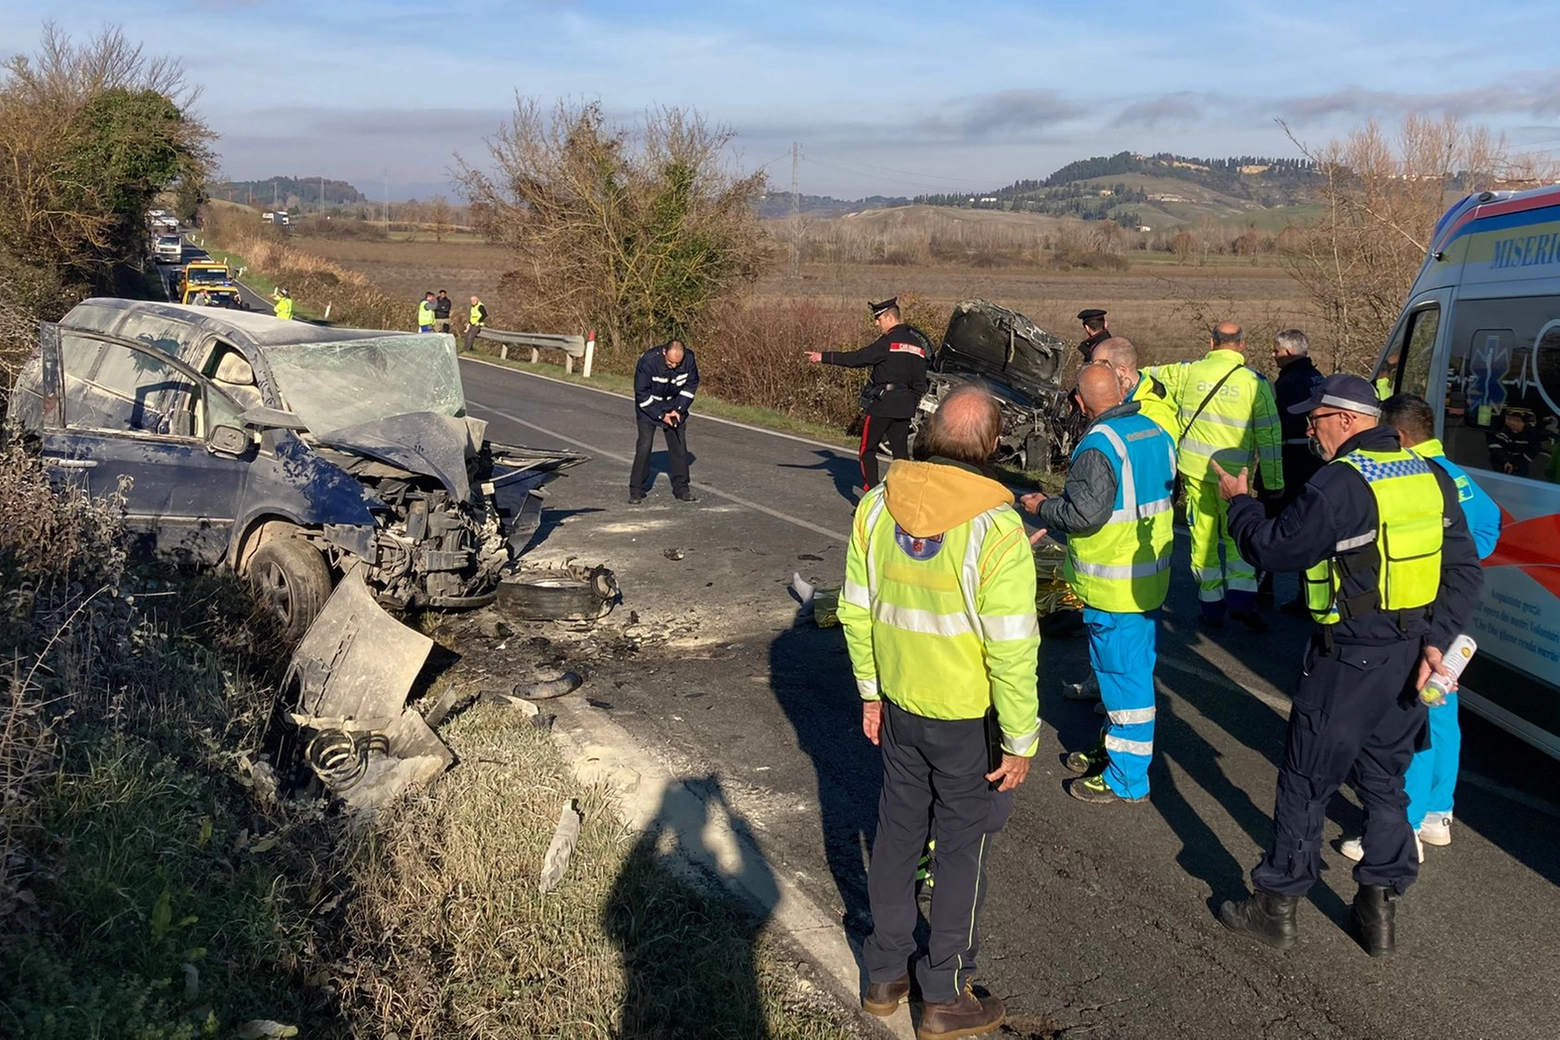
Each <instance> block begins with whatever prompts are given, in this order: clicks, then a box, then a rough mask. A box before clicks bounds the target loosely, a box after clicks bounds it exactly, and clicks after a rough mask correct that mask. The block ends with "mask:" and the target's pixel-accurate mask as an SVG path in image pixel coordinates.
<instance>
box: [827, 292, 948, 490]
mask: <svg viewBox="0 0 1560 1040" xmlns="http://www.w3.org/2000/svg"><path fill="white" fill-rule="evenodd" d="M867 306H869V307H871V308H872V320H873V321H874V322H876V323H877V327H878V331H879V332H881V333H882V335H881V336H879V337H878V338H877V339H875V340H873V341H872V343H871V344H869V345H868V346H865V347H862V348H861V349H860V350H809V351H808V352H807V360H808V361H811V362H813V363H814V364H817V363H818V362H822V363H823V364H826V365H841V366H843V367H845V368H866V367H867V366H868V365H871V366H872V375H871V377H870V379H869V380H868V382H867V385H866V386H864V387H862V388H861V410H862V411H864V412H866V413H867V416H866V419H865V420H864V421H863V422H862V424H861V479H862V481H863V482H864V483H865V490H867V491H870V490H872V488H873V487H874V486H876V484H877V482H878V458H877V446H878V442H879V441H881V440H883V439H884V438H885V437H886V438H888V451H889V454H890V455H892V456H893V457H894V458H896V459H908V458H909V457H910V417H911V416H913V415H915V408H916V405H917V404H918V403H919V402H920V400H921V395H922V394H924V393H926V365H927V362H928V361H930V360H931V357H932V344H931V341H930V340H928V339H927V338H926V333H924V332H922V331H921V330H920V329H918V328H916V327H915V326H913V325H906V324H904V323H902V322H901V321H900V320H899V297H897V296H896V297H894V298H893V299H891V300H884V301H883V302H882V303H869V304H867Z"/></svg>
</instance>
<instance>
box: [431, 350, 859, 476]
mask: <svg viewBox="0 0 1560 1040" xmlns="http://www.w3.org/2000/svg"><path fill="white" fill-rule="evenodd" d="M461 360H463V361H470V362H471V363H472V364H476V365H488V366H490V367H492V368H498V369H502V370H504V371H505V372H513V373H515V375H519V376H528V377H529V378H531V379H545V380H546V381H547V382H549V383H560V384H562V385H563V386H572V387H577V388H578V389H580V390H589V391H590V392H591V393H593V394H606V395H607V396H608V397H615V398H617V399H618V400H620V401H632V400H633V398H632V397H630V396H629V395H628V394H625V393H622V392H620V391H617V390H608V389H606V388H605V387H600V386H587V385H586V384H584V383H574V382H570V381H569V380H567V379H559V378H557V377H556V376H549V375H543V374H542V373H540V372H527V371H526V370H525V369H523V368H510V367H509V366H508V365H500V364H496V363H494V362H492V361H485V360H483V359H482V358H478V357H472V356H471V355H469V354H462V355H461ZM698 414H699V419H700V420H701V421H704V422H717V423H724V424H725V425H727V426H735V427H736V428H737V429H739V430H750V431H752V432H753V433H765V434H768V435H769V436H771V437H780V438H783V439H785V440H788V441H796V442H797V443H799V444H811V445H812V446H813V447H815V448H828V449H829V450H830V451H838V452H843V453H844V454H845V457H846V458H849V457H851V455H852V454H853V453H852V452H851V450H850V449H849V447H848V446H846V445H844V444H830V443H828V442H827V441H820V440H814V439H813V438H811V437H803V436H801V435H800V434H796V433H785V432H783V431H781V430H766V429H765V428H764V427H762V426H754V425H752V424H750V423H745V422H738V421H737V420H735V419H722V418H721V417H720V416H718V415H710V414H709V413H707V412H700V413H698ZM878 458H880V459H886V458H888V456H887V455H884V454H883V453H882V452H878Z"/></svg>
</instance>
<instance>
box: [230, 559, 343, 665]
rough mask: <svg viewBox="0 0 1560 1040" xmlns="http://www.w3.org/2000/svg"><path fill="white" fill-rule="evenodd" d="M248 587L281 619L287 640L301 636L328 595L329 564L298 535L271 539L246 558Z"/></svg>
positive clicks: (323, 605)
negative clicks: (296, 536)
mask: <svg viewBox="0 0 1560 1040" xmlns="http://www.w3.org/2000/svg"><path fill="white" fill-rule="evenodd" d="M247 576H248V578H249V584H250V587H251V588H253V589H254V592H255V598H256V599H257V600H259V601H260V604H261V606H263V607H265V608H266V609H268V610H270V611H272V612H273V613H274V614H275V615H276V616H277V618H278V619H279V620H280V622H281V625H282V632H283V634H284V635H285V636H286V638H287V639H288V640H289V641H296V640H298V639H302V638H303V634H304V633H305V632H307V631H308V630H309V626H310V625H311V624H313V623H314V619H315V618H316V617H318V616H319V613H320V611H321V610H322V609H324V607H325V601H326V600H327V599H329V598H330V589H331V577H330V567H329V566H327V565H326V563H325V557H324V556H322V555H320V552H319V550H318V549H315V548H314V547H313V546H312V545H310V544H309V543H308V542H305V541H303V540H302V539H301V538H273V539H271V540H270V541H267V542H263V543H261V545H260V547H259V548H257V549H256V550H255V552H254V555H253V556H251V557H250V558H249V570H248V574H247Z"/></svg>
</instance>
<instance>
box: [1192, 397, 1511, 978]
mask: <svg viewBox="0 0 1560 1040" xmlns="http://www.w3.org/2000/svg"><path fill="white" fill-rule="evenodd" d="M1290 411H1291V412H1294V413H1295V414H1300V413H1302V412H1303V413H1305V414H1306V415H1307V416H1308V419H1309V421H1308V426H1309V429H1310V436H1311V437H1312V438H1313V439H1314V440H1315V441H1316V442H1317V445H1318V446H1319V447H1320V449H1321V451H1320V453H1321V456H1322V457H1323V458H1324V459H1327V460H1328V461H1327V464H1326V465H1325V466H1323V467H1322V468H1321V469H1320V470H1318V471H1317V472H1316V474H1315V475H1314V476H1312V477H1311V479H1310V481H1308V482H1307V483H1306V485H1305V490H1304V491H1303V492H1302V493H1301V495H1300V497H1299V498H1298V499H1296V500H1295V502H1294V503H1293V504H1292V505H1290V506H1289V507H1288V508H1287V509H1285V510H1284V511H1283V513H1281V514H1280V515H1279V516H1278V517H1276V518H1275V519H1272V520H1269V519H1267V518H1266V517H1265V516H1264V515H1263V513H1264V510H1263V506H1262V503H1260V502H1258V501H1257V500H1256V499H1255V498H1252V497H1250V495H1249V494H1248V492H1247V479H1246V477H1247V474H1246V471H1245V470H1242V471H1241V472H1240V474H1239V475H1236V476H1231V475H1230V474H1228V473H1225V472H1224V470H1223V469H1221V468H1220V467H1219V466H1218V464H1217V463H1215V464H1214V469H1215V470H1216V471H1217V472H1218V474H1219V492H1220V494H1222V495H1223V496H1224V497H1225V498H1226V499H1228V500H1229V503H1230V507H1229V508H1230V512H1229V525H1230V526H1229V530H1230V534H1231V535H1232V536H1233V537H1234V539H1235V544H1236V546H1237V547H1238V548H1239V549H1240V553H1241V556H1242V557H1243V558H1244V559H1246V560H1249V561H1250V562H1251V563H1253V564H1254V565H1255V566H1256V567H1258V568H1259V569H1261V570H1267V571H1304V572H1305V576H1304V579H1303V588H1304V590H1305V596H1306V605H1307V607H1308V608H1309V609H1310V612H1311V616H1312V618H1313V619H1314V620H1315V621H1316V626H1317V627H1316V632H1315V633H1314V634H1313V636H1312V637H1311V642H1310V645H1309V647H1308V648H1307V649H1306V652H1305V659H1304V661H1303V663H1302V665H1301V672H1300V682H1299V685H1298V687H1297V688H1296V691H1295V695H1294V707H1293V708H1292V710H1291V712H1290V715H1289V735H1288V737H1287V739H1286V742H1285V747H1284V761H1283V765H1282V766H1281V767H1280V768H1279V773H1278V796H1277V799H1276V804H1275V805H1274V808H1273V845H1272V847H1271V848H1270V849H1269V850H1268V853H1267V855H1266V856H1264V857H1263V859H1262V862H1260V863H1258V864H1257V866H1256V867H1255V868H1254V869H1253V870H1252V872H1251V882H1252V887H1253V888H1254V889H1255V890H1256V891H1255V893H1254V894H1253V895H1252V897H1251V898H1250V899H1247V900H1243V901H1241V902H1238V903H1233V902H1226V903H1224V905H1223V906H1221V907H1220V909H1219V919H1220V920H1221V921H1222V922H1223V923H1224V925H1225V926H1226V927H1228V928H1230V929H1231V930H1233V931H1236V932H1240V933H1242V934H1244V935H1248V936H1251V937H1252V938H1255V939H1259V940H1261V941H1262V942H1265V943H1267V944H1268V945H1270V946H1276V947H1279V948H1280V949H1282V948H1284V947H1287V946H1290V945H1293V943H1294V941H1295V937H1296V933H1295V908H1296V904H1297V903H1298V902H1299V900H1300V897H1301V896H1303V895H1305V893H1306V892H1307V891H1308V890H1309V889H1310V887H1311V886H1312V885H1313V884H1315V882H1316V879H1317V873H1318V868H1319V866H1320V863H1321V850H1322V819H1323V816H1324V814H1325V813H1326V811H1327V803H1328V802H1330V801H1331V800H1332V797H1333V795H1334V794H1335V793H1336V792H1337V790H1338V785H1339V784H1341V783H1343V782H1344V781H1345V780H1347V781H1348V782H1349V784H1350V786H1352V787H1353V788H1354V790H1355V792H1356V793H1357V794H1358V795H1359V796H1360V801H1361V802H1363V803H1364V806H1365V835H1364V848H1365V856H1364V858H1363V859H1362V860H1361V861H1360V863H1359V865H1358V866H1356V867H1355V868H1354V880H1355V881H1356V882H1357V883H1358V884H1359V890H1358V892H1357V893H1356V894H1355V896H1354V913H1353V928H1354V931H1355V933H1356V936H1357V937H1358V939H1359V940H1360V944H1361V945H1362V946H1364V948H1365V950H1366V952H1368V953H1369V954H1370V955H1371V956H1372V957H1379V956H1382V955H1384V954H1387V953H1391V952H1392V950H1393V948H1394V944H1395V934H1394V929H1393V918H1394V914H1395V912H1396V901H1397V899H1399V898H1400V897H1401V896H1402V895H1403V893H1404V892H1405V891H1406V890H1407V889H1408V887H1409V886H1410V885H1412V884H1413V883H1414V880H1415V879H1416V878H1417V877H1418V876H1419V856H1418V853H1417V850H1416V848H1415V841H1414V830H1413V828H1412V827H1410V826H1409V823H1408V814H1407V806H1408V796H1407V795H1406V794H1405V793H1404V790H1403V774H1404V773H1405V772H1406V771H1407V769H1408V763H1409V760H1410V759H1411V758H1412V757H1413V755H1414V752H1415V751H1419V750H1423V749H1424V748H1425V747H1427V746H1428V728H1427V720H1426V715H1425V706H1424V704H1423V703H1422V702H1421V701H1420V699H1419V690H1420V689H1421V688H1422V687H1423V686H1424V684H1425V682H1426V680H1427V679H1429V677H1430V672H1431V670H1432V669H1435V670H1436V671H1438V672H1441V673H1442V674H1446V673H1445V670H1444V667H1443V666H1442V664H1441V654H1442V652H1443V651H1445V650H1446V648H1447V646H1449V645H1450V644H1451V642H1452V640H1453V639H1455V638H1456V637H1457V635H1458V633H1459V632H1461V631H1462V630H1463V625H1464V624H1466V623H1467V621H1468V619H1469V617H1470V616H1471V615H1472V613H1473V610H1474V607H1475V603H1476V601H1477V599H1478V596H1479V589H1480V586H1481V584H1482V583H1483V573H1482V572H1481V571H1480V569H1479V557H1478V553H1477V552H1476V551H1475V549H1474V544H1473V537H1472V536H1471V535H1470V534H1469V532H1468V524H1467V522H1466V521H1465V520H1464V519H1463V512H1462V507H1461V506H1460V505H1459V504H1458V500H1457V487H1456V485H1455V484H1453V483H1452V478H1451V477H1450V476H1449V475H1448V474H1447V473H1446V472H1445V471H1444V470H1442V469H1441V468H1440V467H1439V466H1433V465H1430V464H1428V463H1426V462H1425V460H1424V459H1422V458H1420V457H1419V456H1418V455H1415V454H1413V453H1412V452H1409V451H1405V450H1404V449H1403V447H1402V446H1401V445H1400V444H1399V443H1398V434H1397V431H1396V430H1395V429H1393V428H1392V427H1390V426H1381V425H1378V419H1379V417H1380V415H1381V408H1380V402H1379V401H1377V399H1376V392H1375V390H1374V388H1372V387H1371V385H1370V383H1368V382H1367V381H1365V380H1364V379H1361V378H1360V377H1359V376H1351V375H1343V374H1341V373H1340V374H1338V375H1333V376H1329V377H1328V378H1327V380H1326V381H1325V382H1324V383H1322V385H1321V387H1319V388H1318V389H1317V391H1316V392H1315V393H1314V394H1313V395H1312V396H1311V397H1310V398H1309V399H1308V400H1305V401H1301V402H1300V403H1299V404H1296V405H1292V406H1291V407H1290Z"/></svg>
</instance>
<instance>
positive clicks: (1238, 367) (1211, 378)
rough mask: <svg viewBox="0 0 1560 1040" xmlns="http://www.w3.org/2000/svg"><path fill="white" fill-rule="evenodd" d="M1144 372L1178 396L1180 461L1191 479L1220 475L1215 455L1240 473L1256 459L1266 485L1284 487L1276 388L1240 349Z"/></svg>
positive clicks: (1179, 465) (1219, 350) (1276, 488)
mask: <svg viewBox="0 0 1560 1040" xmlns="http://www.w3.org/2000/svg"><path fill="white" fill-rule="evenodd" d="M1143 373H1144V375H1149V376H1153V377H1154V378H1156V379H1158V380H1159V381H1160V382H1162V383H1164V384H1165V388H1166V389H1167V390H1169V391H1170V396H1171V397H1172V398H1173V399H1174V400H1175V403H1176V408H1177V410H1178V411H1179V413H1180V415H1179V427H1180V429H1181V431H1182V433H1181V436H1180V438H1179V439H1178V443H1177V455H1176V466H1177V468H1178V469H1179V470H1180V471H1181V473H1183V474H1185V475H1186V477H1187V479H1189V480H1217V479H1218V474H1216V473H1214V472H1213V466H1212V463H1213V462H1214V460H1217V461H1218V463H1219V465H1220V466H1222V467H1224V471H1225V472H1226V473H1239V472H1240V471H1241V470H1242V469H1245V468H1248V467H1250V465H1251V461H1252V459H1253V458H1255V459H1256V460H1257V461H1258V464H1259V465H1260V466H1261V468H1262V486H1263V487H1265V488H1268V489H1269V490H1271V491H1281V490H1283V487H1284V467H1283V463H1282V457H1281V454H1280V453H1281V450H1282V447H1281V446H1282V443H1283V439H1284V435H1283V431H1282V429H1281V428H1280V427H1279V424H1278V405H1277V404H1276V403H1275V402H1274V400H1273V387H1272V384H1270V383H1269V382H1268V381H1267V379H1265V378H1264V377H1263V376H1262V374H1261V373H1259V372H1256V371H1254V370H1252V369H1250V368H1248V367H1246V358H1245V356H1244V355H1243V354H1241V352H1240V351H1238V350H1228V349H1225V348H1223V347H1219V348H1216V349H1214V350H1210V351H1209V352H1208V354H1207V356H1206V357H1203V358H1201V359H1200V360H1197V361H1183V362H1181V363H1180V364H1175V365H1156V366H1154V367H1152V368H1146V369H1144V370H1143ZM1226 375H1228V376H1229V378H1228V379H1225V378H1224V377H1225V376H1226ZM1221 379H1223V380H1224V382H1223V383H1222V384H1220V382H1219V380H1221ZM1215 386H1217V387H1218V391H1217V392H1214V387H1215ZM1210 393H1212V394H1213V396H1212V397H1209V396H1208V395H1209V394H1210ZM1204 400H1207V402H1208V403H1207V405H1206V406H1204V405H1203V401H1204ZM1199 407H1201V408H1202V411H1200V412H1199V411H1198V408H1199Z"/></svg>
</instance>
